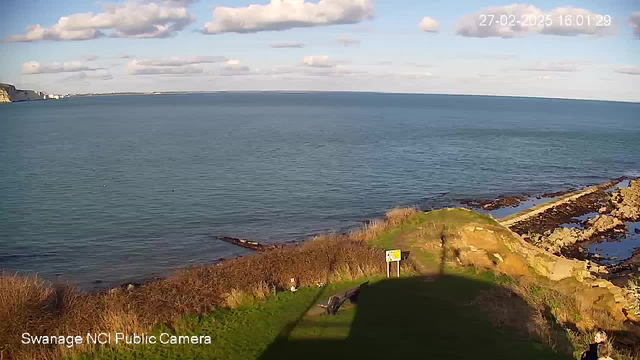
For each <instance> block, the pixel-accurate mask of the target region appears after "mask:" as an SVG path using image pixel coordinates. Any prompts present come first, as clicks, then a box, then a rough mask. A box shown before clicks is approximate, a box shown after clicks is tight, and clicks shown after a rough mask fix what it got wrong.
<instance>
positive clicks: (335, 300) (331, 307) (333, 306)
mask: <svg viewBox="0 0 640 360" xmlns="http://www.w3.org/2000/svg"><path fill="white" fill-rule="evenodd" d="M368 284H369V282H368V281H367V282H366V283H363V284H360V285H358V286H355V287H352V288H351V289H349V290H346V291H344V292H342V293H339V294H336V295H332V296H330V297H329V300H327V303H326V304H318V306H320V307H321V308H323V309H325V311H326V314H327V315H335V314H336V313H337V312H338V310H339V309H340V306H342V304H344V303H345V301H347V300H349V302H350V303H351V304H356V303H357V302H358V295H360V289H362V288H363V287H365V286H367V285H368Z"/></svg>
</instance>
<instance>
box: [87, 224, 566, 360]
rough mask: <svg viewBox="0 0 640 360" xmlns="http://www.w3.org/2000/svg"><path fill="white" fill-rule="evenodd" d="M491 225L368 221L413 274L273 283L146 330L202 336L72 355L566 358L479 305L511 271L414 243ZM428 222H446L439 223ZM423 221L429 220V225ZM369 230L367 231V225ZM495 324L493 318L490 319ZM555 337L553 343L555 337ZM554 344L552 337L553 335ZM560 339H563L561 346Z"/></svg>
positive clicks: (377, 239) (520, 304)
mask: <svg viewBox="0 0 640 360" xmlns="http://www.w3.org/2000/svg"><path fill="white" fill-rule="evenodd" d="M470 221H471V222H473V223H477V224H492V223H494V221H493V220H492V219H490V218H488V217H485V216H482V215H478V214H475V213H471V212H430V213H417V214H415V215H413V216H411V217H410V218H409V220H408V221H404V222H402V223H401V224H398V225H396V226H390V227H389V226H387V227H384V228H382V229H380V230H379V231H378V230H375V236H374V237H372V238H371V239H370V243H371V244H372V245H373V246H376V247H380V248H384V249H391V248H398V247H400V248H402V249H403V250H410V251H411V258H412V259H413V262H415V263H417V265H418V266H419V268H420V269H421V270H422V271H421V272H420V273H416V272H412V271H410V270H408V269H411V268H410V267H406V268H403V276H401V278H399V279H397V278H391V279H386V278H380V277H364V278H360V279H357V280H352V281H339V282H335V283H332V284H330V285H329V286H327V287H323V288H318V287H306V288H301V289H299V290H298V291H297V292H295V293H291V292H278V293H276V294H275V295H272V296H270V297H268V298H267V299H265V300H264V301H255V300H253V299H252V298H247V299H246V301H244V302H243V301H240V304H239V305H238V307H237V308H234V309H218V310H215V311H213V312H212V313H210V314H207V315H203V316H198V317H195V316H192V317H185V318H184V319H183V320H182V321H180V322H178V323H177V324H174V325H173V326H172V329H167V328H166V327H162V326H160V327H158V326H157V327H156V328H155V330H154V332H155V333H156V335H157V334H159V333H160V332H171V333H176V334H180V335H192V334H195V335H201V334H206V335H210V336H212V338H213V341H212V342H213V343H212V344H211V345H184V346H181V345H177V346H176V345H142V346H141V345H138V346H135V347H121V346H119V347H117V348H116V347H111V348H104V349H102V350H101V351H99V352H98V353H95V354H91V355H84V356H80V357H76V358H78V359H194V358H197V359H204V358H206V359H283V358H284V359H288V358H293V357H302V358H312V359H326V358H340V359H342V358H373V359H377V358H389V357H392V358H417V357H424V358H428V357H432V356H440V357H441V356H446V357H447V358H448V359H470V358H478V359H489V358H496V359H498V358H499V359H502V358H521V359H570V358H571V356H570V355H568V354H571V353H572V352H573V350H574V349H573V348H571V347H570V341H569V340H568V339H565V341H563V342H562V346H564V347H565V348H563V349H560V350H561V351H558V350H559V349H557V348H556V349H555V351H553V350H552V349H551V348H550V347H549V346H548V344H543V343H541V342H539V341H535V340H533V339H532V338H531V337H530V336H527V335H526V334H523V333H518V332H517V331H513V330H512V329H510V328H508V327H503V326H496V325H497V324H496V322H495V319H494V318H492V317H491V316H490V315H489V314H486V313H484V312H483V311H479V308H478V305H477V304H476V300H477V299H478V298H479V297H481V296H482V294H485V293H488V292H491V291H494V292H495V291H498V292H499V291H500V290H501V289H506V288H505V287H504V285H507V284H508V283H509V282H510V281H512V280H511V279H510V278H508V277H505V276H496V275H495V274H494V273H492V272H488V271H478V270H476V269H470V268H456V267H449V266H442V264H441V262H442V260H444V258H443V257H441V254H439V253H438V252H437V251H436V252H434V251H429V250H428V249H426V250H425V249H424V248H421V247H420V246H417V245H418V243H419V242H420V241H424V240H425V239H424V237H425V236H428V237H431V238H432V239H431V240H432V241H435V242H437V241H439V236H441V235H442V234H443V233H444V232H446V231H451V230H452V229H455V228H456V227H457V226H461V225H463V224H467V223H469V222H470ZM434 224H447V225H448V226H449V228H439V227H436V226H435V225H434ZM429 226H431V227H429ZM372 231H373V230H372ZM364 281H370V283H369V286H367V287H365V288H364V289H363V290H362V292H361V295H360V298H359V301H358V304H357V305H355V306H353V305H348V306H345V307H344V308H343V309H342V310H341V311H340V312H339V313H338V315H336V316H327V315H324V314H319V313H318V311H311V312H309V310H310V309H313V308H316V304H317V303H319V302H323V301H326V299H327V298H328V296H329V295H331V294H335V293H336V292H338V291H340V290H343V289H346V288H348V287H352V286H354V285H357V284H360V283H362V282H364ZM512 297H513V299H511V300H510V305H511V306H514V307H516V308H518V309H519V311H520V312H521V313H523V314H528V313H530V312H532V311H533V310H532V309H529V307H528V305H527V302H526V301H524V300H523V299H520V298H518V297H517V295H513V296H512ZM498 325H499V324H498ZM556 343H558V342H557V341H556ZM558 345H560V344H558ZM567 347H569V348H567Z"/></svg>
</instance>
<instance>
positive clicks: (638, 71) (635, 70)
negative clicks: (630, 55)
mask: <svg viewBox="0 0 640 360" xmlns="http://www.w3.org/2000/svg"><path fill="white" fill-rule="evenodd" d="M615 72H617V73H620V74H627V75H640V66H638V65H627V66H623V67H621V68H617V69H615Z"/></svg>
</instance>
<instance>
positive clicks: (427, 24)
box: [418, 16, 440, 33]
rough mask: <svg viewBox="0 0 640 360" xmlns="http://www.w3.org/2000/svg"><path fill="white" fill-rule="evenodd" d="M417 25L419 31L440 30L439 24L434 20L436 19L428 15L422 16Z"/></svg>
mask: <svg viewBox="0 0 640 360" xmlns="http://www.w3.org/2000/svg"><path fill="white" fill-rule="evenodd" d="M418 27H419V28H420V31H423V32H429V33H437V32H439V31H440V24H439V23H438V22H437V21H436V19H434V18H432V17H430V16H425V17H423V18H422V21H420V24H419V25H418Z"/></svg>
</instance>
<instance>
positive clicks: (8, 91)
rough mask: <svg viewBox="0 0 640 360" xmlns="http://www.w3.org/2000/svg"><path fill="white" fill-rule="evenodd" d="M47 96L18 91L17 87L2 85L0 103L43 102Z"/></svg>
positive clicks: (29, 91) (36, 92)
mask: <svg viewBox="0 0 640 360" xmlns="http://www.w3.org/2000/svg"><path fill="white" fill-rule="evenodd" d="M43 99H45V94H44V93H42V92H38V91H33V90H18V89H16V87H15V86H13V85H9V84H3V83H0V103H10V102H17V101H31V100H43Z"/></svg>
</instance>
